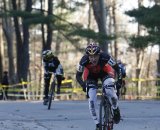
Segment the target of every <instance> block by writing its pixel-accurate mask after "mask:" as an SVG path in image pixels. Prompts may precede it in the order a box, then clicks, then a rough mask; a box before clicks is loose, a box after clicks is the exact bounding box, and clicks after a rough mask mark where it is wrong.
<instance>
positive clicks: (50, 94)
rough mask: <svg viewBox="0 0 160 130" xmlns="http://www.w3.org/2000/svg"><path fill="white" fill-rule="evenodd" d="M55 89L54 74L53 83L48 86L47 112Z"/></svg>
mask: <svg viewBox="0 0 160 130" xmlns="http://www.w3.org/2000/svg"><path fill="white" fill-rule="evenodd" d="M55 87H56V74H54V77H53V81H52V83H51V85H50V90H49V95H48V110H50V108H51V104H52V100H54V96H55V93H54V92H55Z"/></svg>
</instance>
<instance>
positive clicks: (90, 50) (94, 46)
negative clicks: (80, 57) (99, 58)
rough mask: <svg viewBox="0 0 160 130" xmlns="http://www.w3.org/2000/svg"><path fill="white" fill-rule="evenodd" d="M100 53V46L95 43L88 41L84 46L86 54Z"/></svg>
mask: <svg viewBox="0 0 160 130" xmlns="http://www.w3.org/2000/svg"><path fill="white" fill-rule="evenodd" d="M99 53H100V47H99V46H98V45H97V44H95V43H90V44H89V45H88V46H87V47H86V54H87V55H96V54H99Z"/></svg>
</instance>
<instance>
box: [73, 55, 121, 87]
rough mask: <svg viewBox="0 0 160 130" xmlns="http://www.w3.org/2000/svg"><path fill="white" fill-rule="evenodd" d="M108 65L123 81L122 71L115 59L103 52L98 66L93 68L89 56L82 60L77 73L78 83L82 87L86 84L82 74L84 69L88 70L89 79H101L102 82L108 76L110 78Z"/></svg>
mask: <svg viewBox="0 0 160 130" xmlns="http://www.w3.org/2000/svg"><path fill="white" fill-rule="evenodd" d="M106 65H109V66H111V67H112V68H113V69H114V70H115V71H116V72H117V74H118V78H119V79H121V69H120V68H119V66H118V65H117V63H116V61H115V60H113V58H112V57H111V56H110V55H108V54H106V53H104V52H101V53H100V57H99V61H98V64H97V65H96V66H93V65H92V63H90V61H89V56H88V55H84V56H83V57H82V58H81V60H80V62H79V65H78V67H77V73H76V79H77V81H78V82H79V84H80V85H81V86H83V85H84V82H83V80H82V74H83V71H84V68H85V69H87V70H88V75H87V79H93V80H98V79H99V78H100V79H101V80H102V79H103V78H105V77H107V76H109V77H110V74H109V72H108V69H107V67H106Z"/></svg>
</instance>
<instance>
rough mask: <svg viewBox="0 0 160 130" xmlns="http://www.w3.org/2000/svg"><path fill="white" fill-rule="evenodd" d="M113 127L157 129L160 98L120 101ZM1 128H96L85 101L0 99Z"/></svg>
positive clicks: (30, 129) (121, 129) (33, 129)
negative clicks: (118, 118) (117, 120)
mask: <svg viewBox="0 0 160 130" xmlns="http://www.w3.org/2000/svg"><path fill="white" fill-rule="evenodd" d="M119 105H120V109H121V114H122V118H123V121H121V122H120V123H119V124H118V125H115V126H114V130H160V125H159V123H160V101H120V102H119ZM0 130H95V125H94V123H93V121H92V119H91V117H90V113H89V110H88V102H87V101H55V102H53V106H52V108H51V110H47V106H43V105H42V101H31V102H30V101H27V102H26V101H24V102H23V101H0Z"/></svg>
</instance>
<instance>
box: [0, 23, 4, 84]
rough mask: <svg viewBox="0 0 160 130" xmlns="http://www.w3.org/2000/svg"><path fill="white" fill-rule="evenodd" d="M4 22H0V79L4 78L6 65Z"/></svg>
mask: <svg viewBox="0 0 160 130" xmlns="http://www.w3.org/2000/svg"><path fill="white" fill-rule="evenodd" d="M1 26H2V24H1V23H0V81H1V80H2V73H3V67H4V44H3V36H2V27H1Z"/></svg>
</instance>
